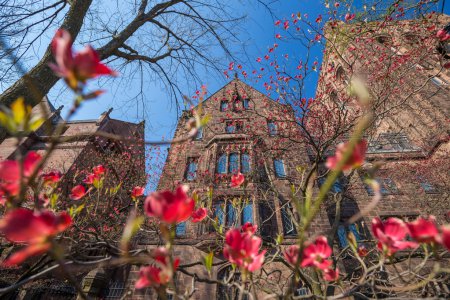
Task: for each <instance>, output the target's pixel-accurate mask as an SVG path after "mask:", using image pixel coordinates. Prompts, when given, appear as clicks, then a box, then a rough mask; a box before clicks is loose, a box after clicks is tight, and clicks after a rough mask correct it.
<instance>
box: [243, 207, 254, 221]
mask: <svg viewBox="0 0 450 300" xmlns="http://www.w3.org/2000/svg"><path fill="white" fill-rule="evenodd" d="M247 222H250V223H253V205H252V204H251V203H249V204H247V205H246V206H244V209H243V210H242V224H245V223H247Z"/></svg>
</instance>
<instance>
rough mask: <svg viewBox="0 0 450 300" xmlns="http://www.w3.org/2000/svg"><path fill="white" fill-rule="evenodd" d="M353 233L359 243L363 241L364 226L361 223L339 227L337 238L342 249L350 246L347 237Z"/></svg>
mask: <svg viewBox="0 0 450 300" xmlns="http://www.w3.org/2000/svg"><path fill="white" fill-rule="evenodd" d="M350 232H351V233H353V235H354V236H355V239H356V241H357V242H360V241H361V240H362V238H361V237H362V236H363V235H364V234H363V233H364V231H363V228H362V224H361V223H360V222H357V223H354V224H349V225H347V224H341V225H339V226H338V229H337V236H338V240H339V246H340V247H341V248H345V247H347V246H348V240H347V235H348V234H349V233H350Z"/></svg>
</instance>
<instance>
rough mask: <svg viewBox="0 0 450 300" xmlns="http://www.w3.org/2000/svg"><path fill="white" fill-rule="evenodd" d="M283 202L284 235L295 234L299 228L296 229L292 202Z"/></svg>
mask: <svg viewBox="0 0 450 300" xmlns="http://www.w3.org/2000/svg"><path fill="white" fill-rule="evenodd" d="M280 204H281V221H282V222H283V233H284V235H295V234H297V230H296V229H295V224H294V222H293V221H292V216H293V215H292V208H291V205H290V203H280Z"/></svg>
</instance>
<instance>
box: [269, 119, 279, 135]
mask: <svg viewBox="0 0 450 300" xmlns="http://www.w3.org/2000/svg"><path fill="white" fill-rule="evenodd" d="M267 127H268V128H269V135H271V136H274V135H277V125H276V124H275V123H274V122H268V123H267Z"/></svg>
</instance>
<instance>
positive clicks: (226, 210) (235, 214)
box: [210, 197, 255, 231]
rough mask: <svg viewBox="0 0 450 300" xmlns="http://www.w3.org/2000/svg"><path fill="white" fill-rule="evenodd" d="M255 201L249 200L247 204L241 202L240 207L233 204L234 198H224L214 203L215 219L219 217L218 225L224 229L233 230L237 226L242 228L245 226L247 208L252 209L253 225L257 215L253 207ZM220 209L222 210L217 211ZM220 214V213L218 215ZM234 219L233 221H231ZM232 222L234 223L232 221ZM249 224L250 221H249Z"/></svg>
mask: <svg viewBox="0 0 450 300" xmlns="http://www.w3.org/2000/svg"><path fill="white" fill-rule="evenodd" d="M253 202H254V201H253V200H251V199H250V200H248V201H245V202H240V205H238V206H237V207H236V206H235V205H234V203H233V199H232V198H227V197H225V198H223V199H217V200H214V201H213V204H212V209H213V219H215V218H216V217H217V225H218V226H222V227H223V228H232V227H236V226H242V225H244V224H245V222H244V221H247V220H244V211H245V209H246V208H249V209H250V213H251V219H252V221H251V223H252V224H255V223H254V220H255V213H254V209H253V208H254V207H253ZM217 208H220V210H217ZM218 212H220V213H219V214H218ZM231 218H232V219H231ZM231 220H232V221H231ZM247 222H248V221H247ZM210 228H211V230H210V231H214V229H213V226H211V227H210Z"/></svg>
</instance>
